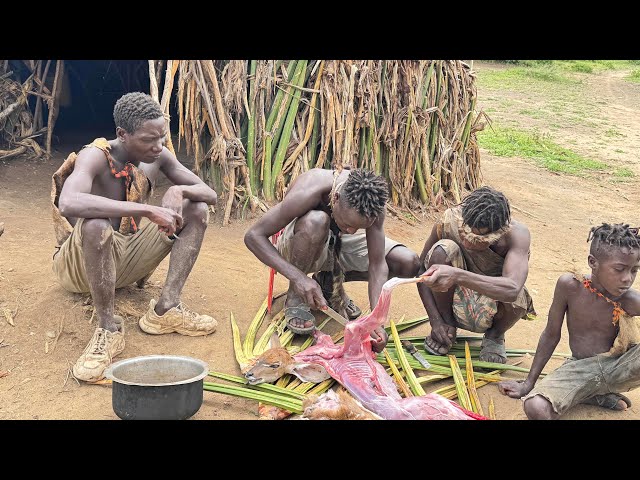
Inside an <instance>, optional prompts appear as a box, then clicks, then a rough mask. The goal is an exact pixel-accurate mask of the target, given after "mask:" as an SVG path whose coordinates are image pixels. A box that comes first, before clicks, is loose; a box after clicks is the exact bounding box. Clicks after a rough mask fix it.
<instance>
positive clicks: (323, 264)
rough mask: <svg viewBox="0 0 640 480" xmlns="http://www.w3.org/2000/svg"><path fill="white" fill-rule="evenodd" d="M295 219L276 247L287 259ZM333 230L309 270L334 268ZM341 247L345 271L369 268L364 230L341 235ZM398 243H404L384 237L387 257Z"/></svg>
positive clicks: (360, 270)
mask: <svg viewBox="0 0 640 480" xmlns="http://www.w3.org/2000/svg"><path fill="white" fill-rule="evenodd" d="M297 220H298V219H297V218H296V219H294V220H293V221H292V222H290V223H289V225H287V226H286V227H285V229H284V231H283V232H282V235H280V236H279V237H278V241H277V243H276V248H277V249H278V252H279V253H280V255H282V257H283V258H284V259H285V260H286V261H287V262H290V261H291V243H292V239H293V234H294V229H295V226H296V221H297ZM332 235H333V233H332V232H329V236H328V237H327V243H326V244H325V246H324V248H323V249H322V252H320V256H319V257H318V258H317V259H316V261H315V262H314V263H313V265H311V268H310V269H309V271H308V272H305V273H315V272H330V271H332V269H333V256H331V255H329V242H331V241H332ZM340 238H341V240H342V244H341V248H340V263H341V264H342V266H343V268H344V271H345V272H366V271H368V270H369V252H368V250H367V234H366V232H365V231H364V230H358V231H357V232H356V233H354V234H353V235H346V234H342V235H341V237H340ZM398 245H402V243H400V242H396V241H395V240H391V239H390V238H388V237H385V238H384V256H385V257H386V256H387V255H388V254H389V252H390V251H391V250H392V249H393V248H394V247H397V246H398Z"/></svg>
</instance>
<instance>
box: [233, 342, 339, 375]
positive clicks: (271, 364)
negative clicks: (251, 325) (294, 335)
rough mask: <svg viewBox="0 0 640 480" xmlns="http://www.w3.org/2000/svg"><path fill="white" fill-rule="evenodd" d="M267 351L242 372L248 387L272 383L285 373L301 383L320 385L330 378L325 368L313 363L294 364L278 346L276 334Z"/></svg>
mask: <svg viewBox="0 0 640 480" xmlns="http://www.w3.org/2000/svg"><path fill="white" fill-rule="evenodd" d="M269 347H270V348H269V350H267V351H265V352H264V353H263V354H262V355H260V356H259V357H258V358H257V360H256V361H255V363H254V364H253V366H252V367H251V368H250V369H249V370H247V371H246V372H244V377H245V378H246V379H247V382H248V383H249V385H258V384H260V383H272V382H275V381H276V380H278V379H279V378H280V377H282V376H283V375H284V374H286V373H290V374H292V375H295V376H296V377H298V378H299V379H300V380H302V381H303V382H312V383H320V382H322V381H323V380H326V379H328V378H329V377H330V375H329V374H328V373H327V371H326V370H325V368H324V367H323V366H321V365H317V364H315V363H303V362H296V361H295V360H294V358H293V357H292V356H291V354H290V353H289V352H288V351H287V349H286V348H284V347H283V346H281V345H280V338H279V337H278V334H277V333H274V334H273V335H271V339H270V340H269Z"/></svg>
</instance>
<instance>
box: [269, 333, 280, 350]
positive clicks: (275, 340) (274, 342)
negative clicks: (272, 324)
mask: <svg viewBox="0 0 640 480" xmlns="http://www.w3.org/2000/svg"><path fill="white" fill-rule="evenodd" d="M280 347H281V345H280V337H279V336H278V332H273V333H272V334H271V337H270V338H269V348H280Z"/></svg>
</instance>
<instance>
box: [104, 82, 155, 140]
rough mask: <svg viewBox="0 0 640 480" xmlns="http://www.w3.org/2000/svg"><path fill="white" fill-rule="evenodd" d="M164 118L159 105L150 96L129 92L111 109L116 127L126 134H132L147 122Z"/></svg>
mask: <svg viewBox="0 0 640 480" xmlns="http://www.w3.org/2000/svg"><path fill="white" fill-rule="evenodd" d="M159 117H164V113H163V112H162V108H160V104H159V103H158V102H156V101H155V100H154V99H153V98H152V97H151V95H147V94H146V93H142V92H131V93H127V94H125V95H123V96H122V97H120V98H119V99H118V101H117V102H116V105H115V107H114V108H113V120H114V121H115V123H116V127H121V128H124V129H125V130H126V132H127V133H134V132H135V131H136V130H138V129H139V128H140V127H141V126H142V124H143V123H144V122H146V121H147V120H155V119H156V118H159Z"/></svg>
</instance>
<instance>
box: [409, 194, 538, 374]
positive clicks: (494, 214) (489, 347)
mask: <svg viewBox="0 0 640 480" xmlns="http://www.w3.org/2000/svg"><path fill="white" fill-rule="evenodd" d="M530 243H531V236H530V234H529V229H528V228H527V226H526V225H524V224H522V223H520V222H516V221H514V220H512V219H511V212H510V207H509V201H508V200H507V198H506V197H505V196H504V195H503V194H502V193H501V192H498V191H497V190H494V189H493V188H491V187H481V188H478V189H477V190H475V191H473V192H471V193H470V194H469V195H468V196H467V197H466V198H465V199H464V200H463V202H462V203H461V204H460V205H458V206H456V207H452V208H449V209H447V210H446V211H445V212H444V214H443V216H442V218H441V219H440V220H439V221H438V222H436V224H435V225H434V226H433V229H432V231H431V234H430V236H429V238H427V240H426V242H425V244H424V248H423V250H422V254H421V256H420V261H421V264H422V268H421V272H422V275H423V276H424V277H425V280H424V282H422V283H419V284H418V292H419V294H420V298H421V299H422V303H423V305H424V307H425V309H426V311H427V314H428V315H429V321H430V324H431V334H430V335H429V336H428V337H426V339H425V342H424V347H425V349H426V350H427V351H428V352H430V353H432V354H433V355H445V354H447V353H448V352H449V349H450V348H451V346H452V344H453V343H454V342H455V338H456V333H457V329H458V328H463V329H465V330H469V331H472V332H478V333H484V337H483V340H482V349H481V351H480V360H482V361H487V362H497V363H505V362H506V353H505V339H504V334H505V332H506V331H507V330H508V329H510V328H511V327H513V325H515V323H516V322H517V321H518V320H519V319H521V318H525V317H526V316H527V315H528V314H535V311H534V309H533V302H532V299H531V296H530V295H529V292H528V291H527V289H526V287H525V286H524V283H525V281H526V279H527V274H528V272H529V247H530Z"/></svg>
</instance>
